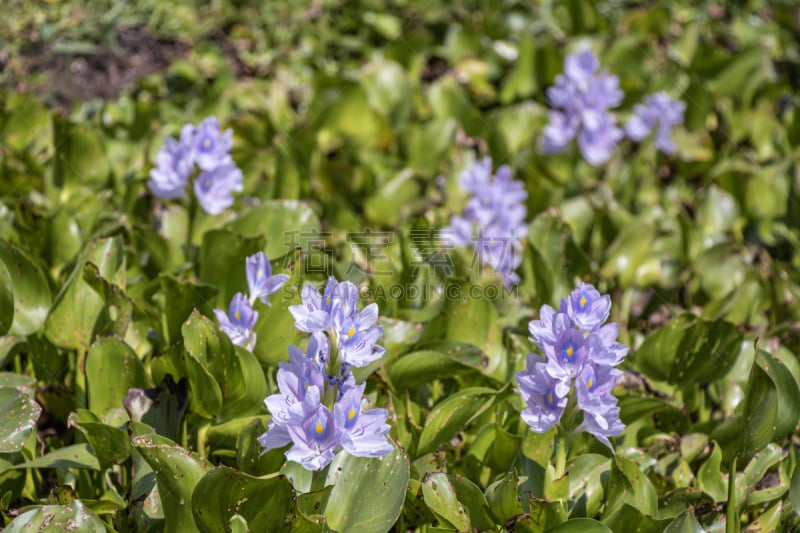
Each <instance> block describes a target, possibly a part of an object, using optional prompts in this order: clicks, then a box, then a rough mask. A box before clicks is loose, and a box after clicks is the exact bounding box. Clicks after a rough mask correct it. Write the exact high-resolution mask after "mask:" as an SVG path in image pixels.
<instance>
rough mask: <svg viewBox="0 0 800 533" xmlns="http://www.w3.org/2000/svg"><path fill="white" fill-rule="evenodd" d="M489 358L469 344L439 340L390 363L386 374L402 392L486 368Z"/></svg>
mask: <svg viewBox="0 0 800 533" xmlns="http://www.w3.org/2000/svg"><path fill="white" fill-rule="evenodd" d="M488 362H489V359H488V357H486V355H485V354H484V353H483V352H482V351H481V350H479V349H478V348H476V347H475V346H472V345H471V344H464V343H458V342H446V341H444V342H443V341H438V342H433V343H429V344H425V345H424V346H422V347H421V349H420V350H418V351H414V352H411V353H408V354H405V355H403V356H402V357H400V358H399V359H397V360H396V361H393V362H392V363H391V364H390V365H389V368H388V369H387V372H388V374H389V377H390V378H391V379H392V383H393V384H394V385H395V386H396V387H398V388H401V389H405V388H409V387H415V386H419V385H422V384H425V383H429V382H431V381H433V380H434V379H444V378H449V377H453V376H455V375H456V374H461V373H465V372H470V371H478V372H480V371H481V370H482V369H484V368H486V366H487V364H488Z"/></svg>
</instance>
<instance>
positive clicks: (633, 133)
mask: <svg viewBox="0 0 800 533" xmlns="http://www.w3.org/2000/svg"><path fill="white" fill-rule="evenodd" d="M685 110H686V104H684V103H683V102H681V101H680V100H673V99H672V98H670V97H669V95H667V93H665V92H657V93H655V94H651V95H648V96H646V97H645V99H644V102H643V103H641V104H636V105H635V106H633V115H632V116H631V117H630V118H629V119H628V122H627V124H625V133H627V135H628V137H630V138H631V139H633V140H634V141H641V140H642V139H644V138H645V137H647V136H648V135H649V134H650V132H651V131H653V129H655V130H656V135H655V143H656V148H658V149H659V150H661V151H662V152H664V153H667V154H672V153H675V151H676V150H677V149H678V147H677V146H676V145H675V142H674V141H673V140H672V128H673V127H674V126H677V125H679V124H682V123H683V114H684V111H685Z"/></svg>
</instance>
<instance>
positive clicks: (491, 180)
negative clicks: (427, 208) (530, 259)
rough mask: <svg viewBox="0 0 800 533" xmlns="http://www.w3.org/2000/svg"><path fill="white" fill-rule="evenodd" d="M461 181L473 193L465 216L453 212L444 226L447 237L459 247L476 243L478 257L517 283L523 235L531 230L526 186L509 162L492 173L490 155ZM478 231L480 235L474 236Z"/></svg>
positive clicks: (465, 174) (479, 162) (506, 278)
mask: <svg viewBox="0 0 800 533" xmlns="http://www.w3.org/2000/svg"><path fill="white" fill-rule="evenodd" d="M460 183H461V186H462V187H463V188H464V189H465V190H467V191H468V192H470V193H471V196H470V198H469V200H468V201H467V204H466V206H465V207H464V215H463V217H462V216H459V215H455V216H453V217H452V218H451V220H450V225H448V226H446V227H444V228H442V236H443V239H444V241H445V242H447V243H449V244H452V245H454V246H459V247H465V246H467V245H469V244H472V245H474V250H475V257H476V258H477V259H478V260H479V261H480V263H481V264H488V265H489V266H491V267H492V268H493V269H494V270H495V271H496V272H497V273H499V274H500V275H501V276H502V277H503V281H504V283H505V284H506V285H507V286H508V285H512V284H513V283H517V282H518V281H519V276H517V274H516V272H515V270H516V269H517V267H519V265H520V264H521V262H522V257H521V251H522V244H521V239H523V238H524V237H525V236H526V235H527V233H528V226H527V224H526V223H525V217H526V216H527V208H526V207H525V199H526V198H527V196H528V193H527V191H526V190H525V186H524V185H523V184H522V183H521V182H519V181H516V180H514V179H513V177H512V175H511V169H509V168H508V166H506V165H503V166H501V167H500V168H498V169H497V172H496V173H495V175H494V176H492V160H491V158H489V157H487V158H484V159H483V160H482V161H476V162H475V163H474V164H473V165H472V166H471V167H469V168H468V169H466V170H465V171H464V172H462V174H461V178H460ZM476 230H477V231H476ZM475 233H477V237H473V235H474V234H475Z"/></svg>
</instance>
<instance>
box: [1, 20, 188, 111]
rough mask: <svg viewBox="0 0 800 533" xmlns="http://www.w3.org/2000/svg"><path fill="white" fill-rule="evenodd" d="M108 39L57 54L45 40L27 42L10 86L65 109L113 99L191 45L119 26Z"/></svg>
mask: <svg viewBox="0 0 800 533" xmlns="http://www.w3.org/2000/svg"><path fill="white" fill-rule="evenodd" d="M113 37H114V38H113V39H111V41H112V42H114V44H113V45H110V44H108V45H101V46H98V47H97V49H96V50H94V51H92V52H91V53H65V52H58V51H54V50H53V49H52V47H51V45H49V44H43V43H32V44H31V45H30V46H29V47H28V49H27V50H25V51H23V52H22V56H21V58H20V59H21V61H20V65H21V67H22V68H21V72H14V73H13V75H12V76H11V85H12V86H13V87H14V88H15V89H16V90H21V91H35V92H36V93H38V94H40V95H42V96H44V97H45V98H47V99H49V100H54V101H55V103H57V104H61V105H64V106H65V107H69V106H70V105H71V104H72V103H73V102H76V101H87V100H93V99H97V98H100V99H110V98H115V97H116V96H117V95H119V94H120V93H121V92H122V91H124V90H127V89H130V88H131V87H132V86H133V85H134V84H135V83H136V81H137V80H139V79H140V78H142V77H144V76H147V75H149V74H154V73H158V72H162V71H163V70H165V69H166V68H167V67H168V66H169V65H170V63H171V62H172V61H173V60H174V59H176V58H179V57H181V56H183V55H185V54H186V52H187V51H188V50H189V48H190V45H189V44H187V43H183V42H180V41H170V40H164V39H159V38H156V37H153V36H152V35H150V34H148V33H147V31H146V30H145V29H144V28H119V29H117V30H115V32H114V36H113Z"/></svg>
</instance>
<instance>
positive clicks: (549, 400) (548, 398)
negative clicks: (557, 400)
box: [547, 392, 553, 405]
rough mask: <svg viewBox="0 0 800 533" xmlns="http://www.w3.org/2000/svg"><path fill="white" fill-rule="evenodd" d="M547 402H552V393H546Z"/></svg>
mask: <svg viewBox="0 0 800 533" xmlns="http://www.w3.org/2000/svg"><path fill="white" fill-rule="evenodd" d="M547 403H548V404H550V405H552V404H553V393H552V392H551V393H550V394H548V395H547Z"/></svg>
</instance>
